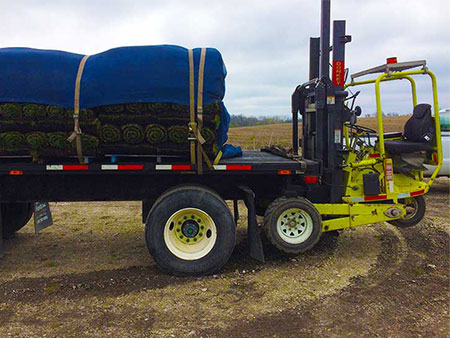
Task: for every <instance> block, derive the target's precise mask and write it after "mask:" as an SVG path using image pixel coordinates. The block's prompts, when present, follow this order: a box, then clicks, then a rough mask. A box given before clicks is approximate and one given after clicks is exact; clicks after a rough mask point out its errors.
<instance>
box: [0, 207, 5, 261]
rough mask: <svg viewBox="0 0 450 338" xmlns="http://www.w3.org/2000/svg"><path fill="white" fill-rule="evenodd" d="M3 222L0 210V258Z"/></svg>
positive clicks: (0, 256)
mask: <svg viewBox="0 0 450 338" xmlns="http://www.w3.org/2000/svg"><path fill="white" fill-rule="evenodd" d="M3 251H4V247H3V222H2V209H1V208H0V258H2V257H3Z"/></svg>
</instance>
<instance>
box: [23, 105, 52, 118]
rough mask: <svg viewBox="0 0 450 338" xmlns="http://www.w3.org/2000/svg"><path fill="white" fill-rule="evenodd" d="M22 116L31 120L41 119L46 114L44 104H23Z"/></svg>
mask: <svg viewBox="0 0 450 338" xmlns="http://www.w3.org/2000/svg"><path fill="white" fill-rule="evenodd" d="M22 111H23V117H24V118H29V119H33V120H37V119H41V118H44V117H46V116H47V112H46V109H45V106H43V105H40V104H25V105H24V106H23V107H22Z"/></svg>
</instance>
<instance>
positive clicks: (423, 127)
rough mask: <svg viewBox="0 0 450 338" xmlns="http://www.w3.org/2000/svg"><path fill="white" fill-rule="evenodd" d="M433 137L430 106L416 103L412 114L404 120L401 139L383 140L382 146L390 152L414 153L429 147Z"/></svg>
mask: <svg viewBox="0 0 450 338" xmlns="http://www.w3.org/2000/svg"><path fill="white" fill-rule="evenodd" d="M433 138H434V120H433V117H432V116H431V106H430V105H429V104H426V103H421V104H418V105H417V106H416V107H415V108H414V112H413V115H412V116H411V117H410V118H409V120H408V121H406V124H405V129H404V131H403V140H401V141H400V140H398V141H385V142H384V147H385V149H386V151H388V152H389V153H391V154H403V153H414V152H419V151H426V150H429V149H431V146H432V141H433Z"/></svg>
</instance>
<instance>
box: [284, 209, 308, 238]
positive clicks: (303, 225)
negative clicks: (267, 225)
mask: <svg viewBox="0 0 450 338" xmlns="http://www.w3.org/2000/svg"><path fill="white" fill-rule="evenodd" d="M312 231H313V221H312V218H311V216H310V215H309V214H308V213H307V212H306V211H304V210H302V209H299V208H291V209H287V210H285V211H283V212H282V213H281V215H280V216H279V217H278V220H277V233H278V235H279V236H280V237H281V239H282V240H283V241H285V242H286V243H289V244H300V243H303V242H305V241H306V240H307V239H308V238H309V237H310V236H311V233H312Z"/></svg>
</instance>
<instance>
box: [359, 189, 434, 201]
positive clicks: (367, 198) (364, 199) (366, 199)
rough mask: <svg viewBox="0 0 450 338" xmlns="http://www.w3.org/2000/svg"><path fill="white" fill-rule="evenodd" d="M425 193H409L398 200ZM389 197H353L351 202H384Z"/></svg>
mask: <svg viewBox="0 0 450 338" xmlns="http://www.w3.org/2000/svg"><path fill="white" fill-rule="evenodd" d="M424 193H425V190H423V189H422V190H419V191H414V192H408V193H405V194H398V195H397V198H407V197H414V196H418V195H423V194H424ZM386 199H387V195H375V196H364V197H352V198H350V201H352V202H366V201H382V200H386Z"/></svg>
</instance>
